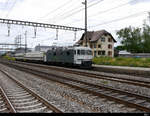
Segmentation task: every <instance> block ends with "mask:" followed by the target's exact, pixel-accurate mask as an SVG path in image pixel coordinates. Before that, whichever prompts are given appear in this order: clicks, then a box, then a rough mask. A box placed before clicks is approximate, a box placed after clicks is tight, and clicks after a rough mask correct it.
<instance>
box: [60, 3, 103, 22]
mask: <svg viewBox="0 0 150 116" xmlns="http://www.w3.org/2000/svg"><path fill="white" fill-rule="evenodd" d="M102 1H104V0H98V1H96V2H94V3H93V4H90V5H88V7H87V8H90V7H92V6H94V5H97V4H99V3H100V2H102ZM76 9H77V10H76ZM83 10H84V8H80V9H79V8H75V11H74V9H72V10H71V11H68V12H65V13H64V14H62V15H60V16H59V17H60V18H58V19H59V20H61V21H62V20H65V19H67V18H69V17H71V16H73V15H75V14H77V13H79V12H81V11H83ZM70 12H71V13H70ZM68 13H70V14H68ZM65 14H68V15H65ZM64 15H65V16H64Z"/></svg>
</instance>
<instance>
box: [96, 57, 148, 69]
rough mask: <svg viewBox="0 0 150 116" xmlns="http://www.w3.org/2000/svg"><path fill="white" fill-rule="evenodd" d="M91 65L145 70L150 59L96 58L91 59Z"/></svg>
mask: <svg viewBox="0 0 150 116" xmlns="http://www.w3.org/2000/svg"><path fill="white" fill-rule="evenodd" d="M93 63H94V64H98V65H112V66H130V67H147V68H150V58H124V57H118V58H110V57H96V58H93Z"/></svg>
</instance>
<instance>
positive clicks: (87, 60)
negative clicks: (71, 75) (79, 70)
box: [74, 47, 93, 68]
mask: <svg viewBox="0 0 150 116" xmlns="http://www.w3.org/2000/svg"><path fill="white" fill-rule="evenodd" d="M92 58H93V56H92V50H91V49H90V48H89V47H75V49H74V64H76V65H80V66H81V67H84V68H91V67H92Z"/></svg>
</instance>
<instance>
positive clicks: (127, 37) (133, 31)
mask: <svg viewBox="0 0 150 116" xmlns="http://www.w3.org/2000/svg"><path fill="white" fill-rule="evenodd" d="M117 35H118V37H119V38H120V39H122V40H121V43H122V46H123V48H124V49H125V50H127V51H128V52H132V53H142V52H146V53H148V52H149V53H150V27H149V26H148V25H146V24H145V25H144V26H143V28H135V27H131V26H130V27H128V28H124V29H121V30H120V31H118V32H117Z"/></svg>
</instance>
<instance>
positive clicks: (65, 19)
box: [0, 0, 150, 47]
mask: <svg viewBox="0 0 150 116" xmlns="http://www.w3.org/2000/svg"><path fill="white" fill-rule="evenodd" d="M87 1H88V30H89V31H97V30H102V29H105V30H106V31H108V32H110V33H111V34H112V35H113V37H114V38H115V39H116V40H117V41H118V43H116V44H115V46H117V45H119V39H118V38H117V36H116V31H117V30H119V29H121V28H125V27H128V26H130V25H131V26H134V27H141V26H142V24H143V21H144V20H146V21H147V23H149V20H148V11H150V0H87ZM82 2H84V0H0V18H7V19H14V20H23V21H34V22H41V23H49V24H57V25H65V26H73V27H81V28H84V5H83V4H82ZM0 26H1V28H0V43H14V38H15V37H16V36H17V35H18V34H21V35H22V38H23V39H22V43H24V33H25V31H27V37H28V46H29V47H35V46H36V45H38V44H41V45H52V44H53V43H57V45H72V44H74V43H75V42H76V41H77V40H79V39H80V37H81V35H82V33H83V31H79V32H77V39H76V41H74V32H71V31H64V30H59V33H58V35H59V37H58V38H59V39H58V40H55V39H56V30H55V29H48V28H46V29H45V28H37V37H36V38H34V28H33V27H25V26H16V25H11V27H10V36H9V37H8V36H7V34H8V33H7V31H8V28H7V25H5V24H0Z"/></svg>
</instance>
